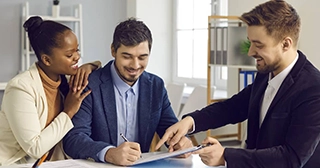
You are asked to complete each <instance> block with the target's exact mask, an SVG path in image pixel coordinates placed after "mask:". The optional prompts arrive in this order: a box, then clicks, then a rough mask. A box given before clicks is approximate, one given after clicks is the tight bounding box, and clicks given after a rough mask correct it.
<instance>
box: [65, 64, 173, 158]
mask: <svg viewBox="0 0 320 168" xmlns="http://www.w3.org/2000/svg"><path fill="white" fill-rule="evenodd" d="M111 64H112V61H110V62H109V63H108V64H107V65H106V66H105V67H104V68H102V69H99V70H96V71H94V72H93V73H91V75H90V77H89V84H88V86H87V89H91V90H92V92H91V94H90V95H88V96H87V97H86V98H85V99H84V101H83V102H82V105H81V107H80V110H79V112H78V113H77V114H76V115H75V116H74V117H73V118H72V122H73V124H74V128H73V129H72V130H71V131H70V132H69V133H68V134H67V135H66V136H65V138H64V139H63V144H64V150H65V152H66V153H67V154H68V155H69V156H71V157H72V158H76V159H79V158H80V159H88V158H93V159H94V160H95V161H99V159H98V157H97V153H98V152H100V151H101V150H102V149H103V148H105V147H106V146H109V145H113V146H116V145H117V137H118V136H117V111H116V102H115V96H114V95H115V94H114V88H113V81H112V78H111V71H110V66H111ZM138 120H139V121H138V125H139V143H140V147H141V151H142V152H148V151H149V147H150V143H151V140H152V138H153V135H154V133H155V132H157V133H158V135H159V136H160V137H162V135H163V134H164V132H165V130H166V129H167V128H168V127H169V126H171V125H172V124H174V123H176V122H177V121H178V120H177V118H176V117H175V114H174V112H173V110H172V108H171V105H170V102H169V100H168V96H167V92H166V89H165V87H164V83H163V81H162V79H160V78H159V77H157V76H155V75H153V74H150V73H147V72H143V73H142V74H141V76H140V78H139V99H138Z"/></svg>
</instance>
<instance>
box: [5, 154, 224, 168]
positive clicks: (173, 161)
mask: <svg viewBox="0 0 320 168" xmlns="http://www.w3.org/2000/svg"><path fill="white" fill-rule="evenodd" d="M31 166H32V164H21V165H11V166H0V167H1V168H30V167H31ZM109 167H110V168H113V167H123V166H116V165H112V164H107V163H97V162H92V161H87V160H64V161H55V162H44V163H43V164H41V165H40V167H39V168H109ZM132 167H138V168H141V167H158V168H159V167H185V168H208V167H209V166H206V165H205V164H203V163H202V161H201V159H200V157H199V156H198V155H192V156H190V157H188V158H186V159H180V158H168V159H162V160H157V161H153V162H149V163H144V164H140V165H135V166H132ZM216 168H225V167H223V166H220V167H216Z"/></svg>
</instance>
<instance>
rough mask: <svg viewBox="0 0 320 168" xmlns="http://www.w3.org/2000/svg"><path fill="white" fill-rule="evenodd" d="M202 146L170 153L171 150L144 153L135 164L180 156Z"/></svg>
mask: <svg viewBox="0 0 320 168" xmlns="http://www.w3.org/2000/svg"><path fill="white" fill-rule="evenodd" d="M201 148H202V146H194V147H191V148H187V149H183V150H178V151H174V152H170V153H169V152H153V153H142V158H140V159H139V160H137V161H136V162H135V163H134V164H133V165H137V164H142V163H147V162H152V161H156V160H160V159H165V158H169V157H175V156H179V155H182V154H185V153H190V152H193V151H196V150H199V149H201Z"/></svg>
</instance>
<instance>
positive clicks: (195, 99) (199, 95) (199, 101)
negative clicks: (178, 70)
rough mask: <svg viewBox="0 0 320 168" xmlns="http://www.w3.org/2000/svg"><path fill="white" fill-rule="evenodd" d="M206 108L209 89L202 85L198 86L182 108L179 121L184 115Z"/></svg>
mask: <svg viewBox="0 0 320 168" xmlns="http://www.w3.org/2000/svg"><path fill="white" fill-rule="evenodd" d="M205 106H207V87H206V86H201V85H199V86H196V87H195V88H194V89H193V91H192V92H191V94H190V95H189V98H188V99H187V101H186V103H185V104H184V106H183V107H182V109H181V112H180V114H179V115H178V119H179V120H180V119H181V118H182V116H183V115H185V114H188V113H190V112H193V111H195V110H198V109H202V108H203V107H205Z"/></svg>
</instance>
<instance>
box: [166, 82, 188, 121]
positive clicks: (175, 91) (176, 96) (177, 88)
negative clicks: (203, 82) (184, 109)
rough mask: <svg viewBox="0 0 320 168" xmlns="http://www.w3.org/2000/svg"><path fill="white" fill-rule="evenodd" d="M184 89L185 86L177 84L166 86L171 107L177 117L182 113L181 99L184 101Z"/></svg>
mask: <svg viewBox="0 0 320 168" xmlns="http://www.w3.org/2000/svg"><path fill="white" fill-rule="evenodd" d="M184 87H185V84H177V83H169V84H167V86H166V89H167V93H168V98H169V100H170V102H171V107H172V109H173V111H174V113H175V115H176V116H177V117H178V115H179V113H180V107H181V99H182V95H183V90H184Z"/></svg>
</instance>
